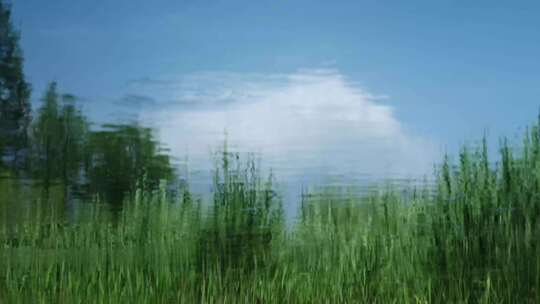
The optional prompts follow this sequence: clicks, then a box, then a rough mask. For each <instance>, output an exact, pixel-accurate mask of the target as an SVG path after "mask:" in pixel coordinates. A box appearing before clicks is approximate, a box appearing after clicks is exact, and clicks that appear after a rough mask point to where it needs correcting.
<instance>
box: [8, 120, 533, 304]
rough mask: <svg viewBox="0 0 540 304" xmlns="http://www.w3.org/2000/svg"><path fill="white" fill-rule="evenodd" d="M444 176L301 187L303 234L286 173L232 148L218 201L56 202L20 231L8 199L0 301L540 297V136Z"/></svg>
mask: <svg viewBox="0 0 540 304" xmlns="http://www.w3.org/2000/svg"><path fill="white" fill-rule="evenodd" d="M435 175H436V176H435V178H436V183H435V185H436V186H435V187H433V186H427V185H426V186H424V187H415V188H410V189H406V190H404V191H401V190H400V191H393V190H392V189H383V190H381V191H379V192H377V193H373V194H369V195H358V194H352V193H351V194H343V193H341V194H340V195H337V194H336V193H333V191H332V190H325V189H320V190H318V191H311V192H310V193H304V194H303V195H302V196H301V197H300V198H299V199H300V200H301V202H300V203H299V206H300V210H299V216H298V219H297V220H296V221H294V223H293V224H291V225H287V224H286V223H285V220H284V214H283V206H282V200H281V198H280V196H279V193H278V192H276V191H275V190H274V189H273V188H274V187H273V182H274V178H273V177H271V176H270V177H269V178H263V177H261V174H260V172H259V171H258V169H257V168H256V165H255V162H254V161H252V160H251V161H250V160H246V161H242V160H240V158H237V156H236V155H233V154H231V153H229V152H227V151H224V152H223V153H222V158H221V159H220V161H219V165H218V166H217V167H216V170H215V176H214V181H213V188H212V189H213V199H212V200H210V201H203V200H201V199H198V198H197V197H196V196H195V195H193V194H191V193H190V191H189V187H184V188H183V189H180V190H178V191H177V193H176V194H175V195H171V194H170V193H169V191H167V189H166V186H165V183H162V185H161V186H160V187H157V188H154V189H145V188H144V187H139V188H138V189H137V190H136V191H135V192H134V193H133V194H132V195H129V196H127V197H126V198H125V202H124V208H123V209H122V211H120V213H119V214H118V215H117V216H116V217H114V218H111V216H110V213H108V212H107V211H106V210H107V208H104V207H103V205H104V204H103V203H101V202H100V200H99V199H94V200H93V201H92V202H87V206H88V208H89V212H88V214H87V216H85V217H84V218H82V217H81V218H79V219H77V220H76V221H69V220H67V219H66V218H64V217H62V215H61V212H58V211H55V210H56V208H54V207H53V206H54V203H51V201H54V199H53V200H49V201H48V202H45V201H43V200H40V199H35V200H33V201H32V202H28V204H30V206H28V209H27V210H29V211H28V212H26V214H25V215H24V216H23V217H22V218H24V219H23V220H18V221H15V222H14V221H10V220H9V219H10V217H11V216H12V213H11V209H10V208H8V207H6V205H5V204H4V205H3V206H2V208H0V210H1V211H0V215H1V216H2V217H1V219H2V224H3V225H2V226H1V228H0V229H1V230H0V302H2V303H540V292H539V287H540V250H539V249H540V246H539V245H540V238H539V228H540V222H539V214H540V195H539V193H540V131H539V126H538V125H535V126H533V127H532V128H531V129H530V130H528V131H527V132H526V134H525V136H524V138H523V142H522V144H518V145H515V146H510V145H509V144H508V143H507V141H506V140H502V141H501V144H500V155H499V158H498V159H497V160H496V161H491V160H490V159H489V157H488V152H487V143H486V141H485V140H483V141H482V142H481V144H480V145H479V146H478V147H477V148H473V149H470V148H466V147H464V148H463V149H462V150H461V151H460V153H459V157H458V158H457V160H456V161H455V162H452V161H450V160H449V158H448V157H446V158H445V159H444V161H443V162H442V164H441V165H440V166H438V167H437V170H436V173H435ZM9 183H11V184H9ZM14 183H16V181H13V180H12V179H11V180H10V179H2V182H0V189H1V190H2V192H0V193H2V194H0V196H2V197H3V199H4V200H5V199H6V196H7V195H9V197H11V198H16V197H17V192H21V191H29V190H28V186H24V185H16V184H14ZM25 187H26V188H25ZM51 192H53V193H54V191H53V190H51ZM58 192H59V193H61V192H62V191H58ZM51 197H52V198H54V195H53V196H51ZM21 203H22V202H21Z"/></svg>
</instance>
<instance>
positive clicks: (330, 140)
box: [131, 70, 436, 177]
mask: <svg viewBox="0 0 540 304" xmlns="http://www.w3.org/2000/svg"><path fill="white" fill-rule="evenodd" d="M171 79H172V80H168V81H166V82H161V83H160V84H159V85H157V86H153V85H150V84H145V82H141V83H138V84H137V85H136V86H133V87H131V89H132V90H135V92H133V93H134V94H142V95H150V96H153V97H154V98H155V99H156V100H166V101H168V102H169V103H170V105H169V106H166V107H164V108H162V109H161V110H154V111H152V110H151V111H148V112H147V113H146V115H145V117H146V118H147V119H148V120H149V121H152V122H157V126H158V127H159V128H160V134H161V138H162V140H163V141H164V142H166V143H167V145H168V147H170V148H171V150H172V152H173V153H174V154H175V155H177V156H183V155H186V154H187V155H188V156H189V158H190V160H191V162H192V166H193V165H195V166H197V165H198V164H201V163H202V164H204V163H206V164H208V163H209V162H208V161H209V156H210V151H211V150H215V148H217V147H219V146H220V144H222V143H223V139H224V132H225V130H226V132H227V134H228V140H229V143H230V145H231V146H232V147H234V149H236V150H238V151H244V152H249V151H251V152H257V153H260V155H261V157H262V159H263V163H264V164H266V166H269V167H273V168H274V169H275V170H276V171H277V175H278V176H281V177H283V176H285V177H287V176H298V175H300V176H304V175H305V174H312V173H313V172H318V173H321V172H322V173H330V174H334V175H347V174H349V175H352V176H354V175H357V176H366V175H367V176H372V177H406V176H418V175H422V174H430V173H431V165H432V161H433V159H434V156H435V155H436V153H435V151H436V149H435V148H434V146H433V145H432V144H430V143H429V142H428V141H426V140H423V139H421V138H419V137H416V136H414V135H412V134H409V133H407V132H406V131H405V129H404V127H403V125H402V124H401V123H400V122H399V121H398V120H397V119H396V117H395V116H394V113H393V109H392V107H390V106H388V105H383V104H381V103H380V100H379V98H377V97H376V96H373V95H371V94H369V93H368V92H367V91H366V90H364V89H362V88H359V87H358V86H356V85H353V84H351V83H350V82H348V81H347V80H346V79H345V77H344V76H343V75H341V74H340V73H339V72H337V71H335V70H302V71H299V72H297V73H293V74H288V75H287V74H279V75H261V74H237V73H198V74H194V75H190V76H185V77H182V78H179V79H178V78H177V79H173V78H171ZM210 164H211V163H210Z"/></svg>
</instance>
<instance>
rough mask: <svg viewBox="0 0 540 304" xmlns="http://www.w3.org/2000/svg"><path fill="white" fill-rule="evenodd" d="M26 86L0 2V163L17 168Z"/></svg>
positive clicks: (26, 118)
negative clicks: (9, 164)
mask: <svg viewBox="0 0 540 304" xmlns="http://www.w3.org/2000/svg"><path fill="white" fill-rule="evenodd" d="M29 99H30V85H29V84H28V83H27V82H26V81H25V76H24V72H23V54H22V50H21V48H20V47H19V33H18V32H17V31H15V29H14V27H13V25H12V22H11V8H10V6H9V5H7V4H5V3H4V2H3V0H0V152H1V155H0V160H4V162H7V163H11V164H12V165H13V166H14V167H20V166H21V165H22V161H23V160H24V156H25V151H26V148H27V132H28V126H29V124H30V110H31V106H30V101H29Z"/></svg>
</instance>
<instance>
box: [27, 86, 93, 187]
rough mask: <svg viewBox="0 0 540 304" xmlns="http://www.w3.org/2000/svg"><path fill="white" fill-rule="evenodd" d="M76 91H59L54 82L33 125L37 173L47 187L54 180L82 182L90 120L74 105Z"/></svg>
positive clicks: (67, 185)
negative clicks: (73, 92)
mask: <svg viewBox="0 0 540 304" xmlns="http://www.w3.org/2000/svg"><path fill="white" fill-rule="evenodd" d="M75 101H76V98H75V97H74V96H73V95H68V94H64V95H61V94H59V93H58V90H57V85H56V83H54V82H53V83H51V84H50V85H49V87H48V89H47V91H46V93H45V96H44V97H43V105H42V106H41V107H40V108H39V109H38V111H37V117H36V119H35V121H34V123H33V128H32V145H33V146H32V148H33V149H32V150H33V153H32V155H33V158H32V159H33V165H34V173H35V174H36V175H37V177H38V178H39V179H41V180H43V181H44V184H45V187H46V188H48V187H49V186H50V184H51V183H52V182H54V181H59V182H62V184H63V185H64V186H65V187H66V189H67V188H68V187H69V186H74V185H76V184H77V183H78V182H79V177H81V175H82V169H83V164H84V157H85V149H86V145H87V139H88V130H89V124H88V122H87V119H86V117H85V116H84V115H83V114H82V113H81V111H80V110H79V109H77V107H76V106H75Z"/></svg>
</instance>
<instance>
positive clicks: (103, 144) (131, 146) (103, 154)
mask: <svg viewBox="0 0 540 304" xmlns="http://www.w3.org/2000/svg"><path fill="white" fill-rule="evenodd" d="M85 152H86V153H87V156H86V164H85V170H86V175H87V179H88V180H87V185H88V187H89V190H90V191H91V192H92V193H99V194H101V195H102V196H104V198H105V199H106V200H107V201H109V202H111V203H116V204H119V203H122V202H123V199H124V195H125V194H126V193H132V194H134V193H135V190H136V189H137V187H141V188H142V189H145V190H146V189H154V188H156V187H157V186H158V185H159V183H160V181H161V180H171V179H172V177H173V171H172V168H171V166H170V162H169V157H168V156H167V155H166V154H164V153H162V151H161V148H160V144H159V143H158V142H157V141H156V140H154V137H153V134H152V130H151V129H149V128H144V127H142V126H139V125H138V124H130V125H112V124H110V125H104V126H103V128H102V130H99V131H93V132H91V133H90V134H89V139H88V146H87V147H86V150H85Z"/></svg>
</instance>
